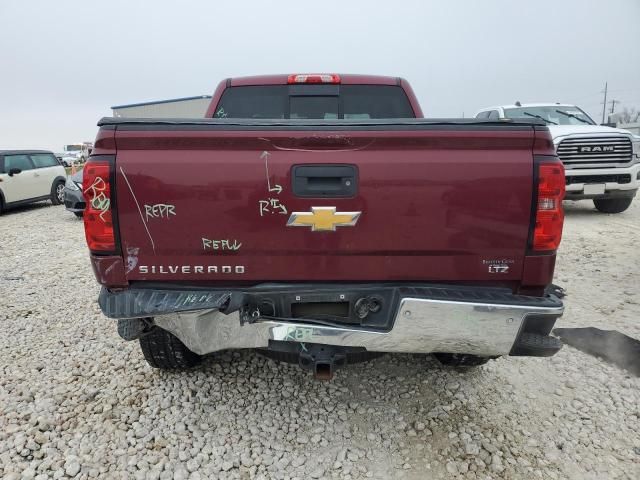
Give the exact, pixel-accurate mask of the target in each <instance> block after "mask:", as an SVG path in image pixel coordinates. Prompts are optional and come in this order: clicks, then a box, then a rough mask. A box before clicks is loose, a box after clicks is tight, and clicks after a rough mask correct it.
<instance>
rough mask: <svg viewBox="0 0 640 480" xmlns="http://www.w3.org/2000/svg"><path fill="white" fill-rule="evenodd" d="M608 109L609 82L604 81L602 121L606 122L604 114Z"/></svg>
mask: <svg viewBox="0 0 640 480" xmlns="http://www.w3.org/2000/svg"><path fill="white" fill-rule="evenodd" d="M606 110H607V82H604V102H602V123H604V114H605V112H606Z"/></svg>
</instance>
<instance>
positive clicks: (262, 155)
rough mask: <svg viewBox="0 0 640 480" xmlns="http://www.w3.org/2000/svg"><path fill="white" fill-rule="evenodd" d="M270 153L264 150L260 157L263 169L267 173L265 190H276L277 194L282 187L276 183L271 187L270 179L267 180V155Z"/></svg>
mask: <svg viewBox="0 0 640 480" xmlns="http://www.w3.org/2000/svg"><path fill="white" fill-rule="evenodd" d="M270 156H271V154H270V153H269V152H267V151H266V150H265V151H263V152H262V154H261V155H260V158H264V170H265V172H266V173H267V190H268V191H270V192H276V193H277V194H278V195H280V193H281V192H282V187H281V186H280V185H278V184H277V183H276V184H275V185H274V186H273V187H272V186H271V181H270V180H269V157H270Z"/></svg>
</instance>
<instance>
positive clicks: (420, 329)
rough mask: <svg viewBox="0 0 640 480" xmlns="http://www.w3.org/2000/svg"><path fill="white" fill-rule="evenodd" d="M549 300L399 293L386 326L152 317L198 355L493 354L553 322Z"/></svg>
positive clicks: (558, 307)
mask: <svg viewBox="0 0 640 480" xmlns="http://www.w3.org/2000/svg"><path fill="white" fill-rule="evenodd" d="M556 300H557V299H556ZM551 303H552V305H549V304H548V303H547V304H544V306H543V305H540V306H538V305H534V304H531V303H529V304H526V305H524V304H523V305H518V304H511V303H505V304H501V303H477V302H469V301H449V300H439V299H425V298H411V297H405V298H402V299H401V300H400V303H399V306H398V309H397V311H396V314H395V318H394V321H393V324H392V328H391V329H390V330H389V331H380V330H376V329H370V328H369V329H367V328H362V327H355V326H354V327H352V326H340V327H338V326H324V325H318V324H311V323H305V322H303V321H295V320H293V319H292V320H291V321H289V320H286V321H285V320H268V319H261V318H258V319H257V320H256V321H254V322H252V323H244V324H241V322H240V319H239V316H238V313H232V314H229V315H226V314H223V313H221V312H219V311H218V310H216V309H206V310H196V311H186V312H174V313H168V314H165V315H160V316H157V317H155V320H154V322H155V324H156V325H157V326H158V327H160V328H163V329H165V330H168V331H169V332H171V333H173V334H174V335H176V336H177V337H178V338H179V339H180V340H181V341H182V342H183V343H184V344H185V345H186V346H187V348H189V349H190V350H192V351H193V352H195V353H198V354H202V355H203V354H207V353H211V352H216V351H219V350H226V349H238V348H266V347H268V346H269V342H270V341H281V342H296V343H317V344H325V345H335V346H342V347H364V348H366V349H367V350H368V351H373V352H407V353H432V352H449V353H467V354H474V355H479V356H498V355H508V354H509V353H511V352H512V349H513V348H514V344H515V343H516V340H517V339H518V336H519V335H520V334H521V333H522V332H523V331H524V327H525V323H526V322H527V320H535V321H540V319H541V318H548V319H550V320H552V323H553V321H555V319H556V318H557V317H559V316H561V315H562V313H563V309H564V308H563V306H562V303H561V302H560V301H559V300H557V301H556V302H551ZM552 323H551V324H552Z"/></svg>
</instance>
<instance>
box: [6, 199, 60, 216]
mask: <svg viewBox="0 0 640 480" xmlns="http://www.w3.org/2000/svg"><path fill="white" fill-rule="evenodd" d="M56 206H60V207H62V205H52V204H51V202H50V201H48V200H43V201H42V202H35V203H28V204H26V205H20V206H19V207H11V208H7V209H6V210H3V211H2V214H1V215H0V218H2V217H8V216H10V215H19V214H21V213H26V212H31V211H33V210H39V209H41V208H49V207H56Z"/></svg>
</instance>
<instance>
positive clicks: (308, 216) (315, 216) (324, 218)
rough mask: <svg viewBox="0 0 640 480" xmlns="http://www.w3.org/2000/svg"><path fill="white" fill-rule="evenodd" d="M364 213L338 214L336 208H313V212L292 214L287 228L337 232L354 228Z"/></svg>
mask: <svg viewBox="0 0 640 480" xmlns="http://www.w3.org/2000/svg"><path fill="white" fill-rule="evenodd" d="M361 213H362V212H336V207H311V212H292V213H291V216H290V217H289V221H287V227H311V231H312V232H335V231H336V227H353V226H354V225H355V224H356V223H357V222H358V219H359V218H360V214H361Z"/></svg>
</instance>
